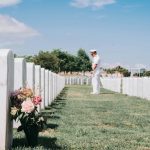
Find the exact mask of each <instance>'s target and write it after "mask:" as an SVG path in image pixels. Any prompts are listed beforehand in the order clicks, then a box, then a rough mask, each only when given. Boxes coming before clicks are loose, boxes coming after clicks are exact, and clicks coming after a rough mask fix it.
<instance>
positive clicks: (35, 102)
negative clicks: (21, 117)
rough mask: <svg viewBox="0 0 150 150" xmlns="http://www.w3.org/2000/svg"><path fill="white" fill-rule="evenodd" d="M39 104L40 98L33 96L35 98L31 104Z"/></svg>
mask: <svg viewBox="0 0 150 150" xmlns="http://www.w3.org/2000/svg"><path fill="white" fill-rule="evenodd" d="M41 102H42V98H41V96H35V97H34V98H33V103H34V104H35V105H40V104H41Z"/></svg>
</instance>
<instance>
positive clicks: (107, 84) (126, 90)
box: [65, 76, 150, 100]
mask: <svg viewBox="0 0 150 150" xmlns="http://www.w3.org/2000/svg"><path fill="white" fill-rule="evenodd" d="M100 81H101V85H102V87H103V88H105V89H108V90H111V91H114V92H118V93H122V94H126V95H129V96H136V97H140V98H144V99H147V100H150V78H149V77H124V78H110V77H102V78H100ZM65 82H66V84H67V85H83V84H86V85H90V84H91V83H92V81H91V77H84V76H83V77H77V76H74V77H66V78H65Z"/></svg>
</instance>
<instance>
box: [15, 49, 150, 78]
mask: <svg viewBox="0 0 150 150" xmlns="http://www.w3.org/2000/svg"><path fill="white" fill-rule="evenodd" d="M16 57H18V56H16ZM24 57H25V59H26V61H27V62H34V63H35V64H36V65H40V66H41V67H43V68H46V69H49V70H52V71H53V72H56V73H58V72H64V73H68V72H71V73H72V72H83V73H84V72H86V71H92V68H91V64H92V62H91V60H90V58H89V56H88V54H87V53H86V51H85V50H84V49H79V50H78V51H77V54H76V55H73V54H70V53H68V52H66V51H62V50H61V49H54V50H52V51H40V52H39V53H38V54H37V55H33V56H24ZM103 70H104V71H105V72H106V73H107V74H115V73H120V74H122V75H123V76H124V77H129V76H130V75H131V72H130V71H129V70H128V69H126V68H123V67H121V66H117V67H115V68H108V69H103ZM133 76H150V71H146V70H145V71H144V72H143V73H135V74H134V75H133Z"/></svg>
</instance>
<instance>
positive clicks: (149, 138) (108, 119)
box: [13, 86, 150, 150]
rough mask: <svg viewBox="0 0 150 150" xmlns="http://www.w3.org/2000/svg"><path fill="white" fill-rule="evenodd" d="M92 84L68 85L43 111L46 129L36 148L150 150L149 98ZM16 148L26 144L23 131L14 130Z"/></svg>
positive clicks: (22, 147) (14, 145) (39, 149)
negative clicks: (92, 92) (99, 91)
mask: <svg viewBox="0 0 150 150" xmlns="http://www.w3.org/2000/svg"><path fill="white" fill-rule="evenodd" d="M90 90H91V87H89V86H67V87H66V88H65V89H64V91H63V92H62V93H61V95H60V96H59V97H58V98H57V100H56V101H55V102H53V104H52V105H51V106H49V107H48V108H47V109H46V110H44V111H43V114H44V115H45V116H46V117H47V122H48V127H47V130H45V131H44V132H42V133H40V136H39V146H38V147H37V148H34V149H37V150H51V149H52V150H57V149H58V150H60V149H62V150H65V149H66V150H150V101H147V100H142V99H139V98H136V97H128V96H125V95H121V94H117V93H113V92H110V91H107V90H104V89H102V94H101V95H95V96H94V95H90V94H89V93H90ZM13 149H15V150H17V149H18V150H20V149H23V150H27V149H28V150H29V149H31V148H27V147H25V139H24V134H23V133H17V132H16V131H15V130H14V144H13Z"/></svg>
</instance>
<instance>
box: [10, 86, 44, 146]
mask: <svg viewBox="0 0 150 150" xmlns="http://www.w3.org/2000/svg"><path fill="white" fill-rule="evenodd" d="M10 100H11V117H12V119H14V120H15V121H20V123H21V126H19V127H18V129H17V131H18V132H19V131H22V130H23V131H24V132H25V135H26V138H27V142H28V145H29V146H36V145H37V144H38V133H39V132H40V131H42V130H43V129H44V127H45V125H46V121H45V120H44V118H43V117H42V115H41V114H40V113H39V112H38V110H37V107H38V105H40V104H41V101H42V98H41V97H40V96H35V95H34V94H33V91H32V90H31V89H29V88H20V89H19V90H16V91H14V92H13V93H11V96H10Z"/></svg>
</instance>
